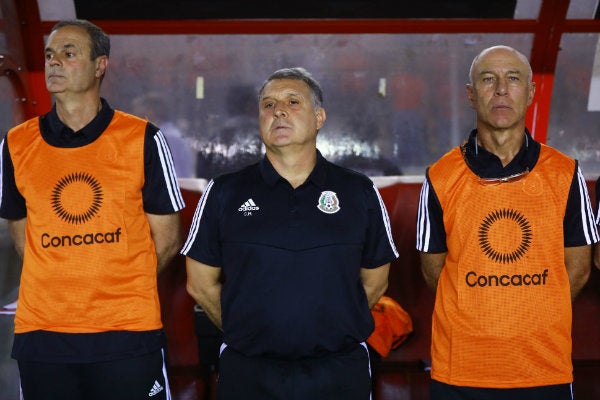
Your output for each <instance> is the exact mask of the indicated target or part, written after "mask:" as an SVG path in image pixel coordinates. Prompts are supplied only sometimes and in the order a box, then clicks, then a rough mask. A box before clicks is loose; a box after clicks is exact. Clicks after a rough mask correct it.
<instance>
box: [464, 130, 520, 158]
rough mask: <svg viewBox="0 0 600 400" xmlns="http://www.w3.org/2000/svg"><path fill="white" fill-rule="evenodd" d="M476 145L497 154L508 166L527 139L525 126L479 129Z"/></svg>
mask: <svg viewBox="0 0 600 400" xmlns="http://www.w3.org/2000/svg"><path fill="white" fill-rule="evenodd" d="M475 140H476V146H478V147H483V148H484V149H486V150H487V151H489V152H490V153H492V154H495V155H496V156H497V157H498V158H499V159H500V162H501V163H502V166H507V165H508V164H509V163H510V162H511V161H512V160H513V159H514V158H515V156H516V155H517V154H518V153H519V150H521V147H522V146H523V143H524V141H525V127H524V126H522V127H518V128H516V129H505V130H499V129H496V130H490V129H480V128H478V129H477V137H476V138H475Z"/></svg>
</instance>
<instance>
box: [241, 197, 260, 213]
mask: <svg viewBox="0 0 600 400" xmlns="http://www.w3.org/2000/svg"><path fill="white" fill-rule="evenodd" d="M258 210H260V207H259V206H257V205H256V203H255V202H254V200H252V199H248V200H246V202H244V204H242V205H241V206H240V208H238V211H242V212H245V211H258Z"/></svg>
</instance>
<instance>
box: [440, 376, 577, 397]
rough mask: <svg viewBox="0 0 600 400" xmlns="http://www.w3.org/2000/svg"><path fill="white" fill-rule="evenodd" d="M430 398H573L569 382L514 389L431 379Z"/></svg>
mask: <svg viewBox="0 0 600 400" xmlns="http://www.w3.org/2000/svg"><path fill="white" fill-rule="evenodd" d="M430 390H431V396H430V399H431V400H508V399H510V400H573V393H572V390H571V384H570V383H565V384H563V385H550V386H536V387H530V388H515V389H487V388H476V387H466V386H453V385H448V384H446V383H442V382H438V381H436V380H433V379H432V380H431V385H430Z"/></svg>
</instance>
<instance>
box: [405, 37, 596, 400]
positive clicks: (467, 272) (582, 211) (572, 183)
mask: <svg viewBox="0 0 600 400" xmlns="http://www.w3.org/2000/svg"><path fill="white" fill-rule="evenodd" d="M470 79H471V82H470V83H469V84H467V97H468V100H469V102H470V104H471V107H472V108H473V109H474V110H475V112H476V114H477V126H476V129H475V130H473V131H472V132H471V134H470V136H469V139H468V141H467V142H465V144H463V145H462V146H459V147H456V148H454V149H452V150H450V151H449V152H448V153H447V154H445V155H444V156H443V157H442V158H441V159H440V160H438V161H437V162H436V163H434V164H433V165H431V166H430V167H429V168H428V169H427V174H426V180H425V182H424V183H423V187H422V191H421V199H420V204H419V213H418V221H417V249H418V250H419V251H420V252H421V268H422V271H423V275H424V277H425V280H426V281H427V283H428V285H429V286H431V287H432V288H433V289H434V290H436V300H435V306H434V311H433V322H432V344H431V357H432V366H431V378H432V383H431V398H432V399H434V400H438V399H443V400H453V399H498V400H499V399H511V400H514V399H527V400H532V399H544V400H551V399H557V400H558V399H561V400H562V399H572V390H571V382H572V380H573V374H572V362H571V300H572V299H573V298H574V297H575V296H576V295H577V293H578V292H579V291H580V289H581V288H582V287H583V285H584V284H585V283H586V281H587V279H588V276H589V274H590V268H591V262H592V244H594V243H596V242H598V241H599V240H600V239H599V237H598V231H597V227H596V224H595V221H594V215H593V211H592V207H591V204H590V203H591V202H590V198H589V195H588V192H587V188H586V183H585V180H584V178H583V175H582V173H581V171H580V169H579V166H578V163H577V161H576V160H574V159H571V158H569V157H567V156H566V155H564V154H562V153H560V152H558V151H557V150H555V149H552V148H550V147H548V146H545V145H543V144H541V143H538V142H536V141H535V140H533V138H532V136H531V135H530V133H529V131H528V130H527V129H526V127H525V112H526V109H527V107H528V106H529V105H530V104H531V102H532V99H533V96H534V92H535V83H534V82H532V80H531V79H532V71H531V66H530V65H529V62H528V60H527V58H526V57H525V56H524V55H523V54H521V53H520V52H518V51H516V50H515V49H513V48H510V47H507V46H494V47H491V48H488V49H485V50H483V51H482V52H481V53H480V54H479V55H478V56H477V57H475V59H474V60H473V64H472V66H471V69H470Z"/></svg>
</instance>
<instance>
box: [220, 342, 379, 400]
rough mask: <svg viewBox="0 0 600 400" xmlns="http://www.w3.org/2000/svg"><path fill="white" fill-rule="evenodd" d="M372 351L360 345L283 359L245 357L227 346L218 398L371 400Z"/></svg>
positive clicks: (223, 355)
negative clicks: (339, 351)
mask: <svg viewBox="0 0 600 400" xmlns="http://www.w3.org/2000/svg"><path fill="white" fill-rule="evenodd" d="M370 397H371V376H370V369H369V354H368V351H367V349H366V347H364V346H362V345H358V346H357V347H356V348H354V349H352V350H351V351H348V352H344V353H338V354H334V355H329V356H325V357H319V358H312V359H303V360H296V361H283V360H275V359H270V358H263V357H246V356H244V355H243V354H241V353H239V352H237V351H235V350H233V349H231V348H230V347H227V348H225V350H224V351H223V352H222V353H221V358H220V360H219V376H218V380H217V398H218V399H219V400H244V399H248V400H254V399H260V400H268V399H285V400H340V399H344V400H369V399H370Z"/></svg>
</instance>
